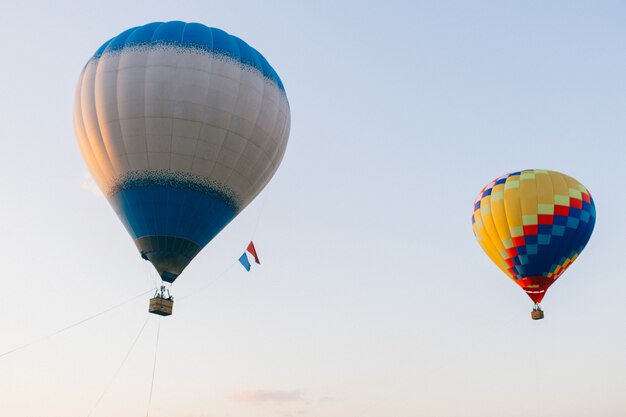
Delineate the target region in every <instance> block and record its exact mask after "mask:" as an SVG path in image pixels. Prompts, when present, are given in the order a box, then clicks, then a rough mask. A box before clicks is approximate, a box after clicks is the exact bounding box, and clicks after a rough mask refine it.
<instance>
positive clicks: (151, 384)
mask: <svg viewBox="0 0 626 417" xmlns="http://www.w3.org/2000/svg"><path fill="white" fill-rule="evenodd" d="M159 333H161V320H159V324H158V326H157V336H156V344H155V346H154V363H153V364H152V382H151V383H150V396H149V397H148V409H147V410H146V417H148V416H149V414H150V405H151V404H152V390H153V388H154V374H155V371H156V364H157V352H158V350H159Z"/></svg>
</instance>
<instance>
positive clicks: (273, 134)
mask: <svg viewBox="0 0 626 417" xmlns="http://www.w3.org/2000/svg"><path fill="white" fill-rule="evenodd" d="M289 126H290V112H289V103H288V101H287V96H286V95H285V89H284V87H283V84H282V82H281V80H280V78H279V77H278V75H277V74H276V72H275V71H274V69H273V68H272V67H271V66H270V65H269V63H268V62H267V61H266V59H265V58H264V57H263V56H262V55H261V54H260V53H259V52H257V51H256V50H255V49H254V48H252V47H250V46H249V45H248V44H247V43H245V42H244V41H242V40H241V39H239V38H237V37H235V36H231V35H229V34H227V33H226V32H224V31H222V30H219V29H215V28H209V27H207V26H204V25H202V24H199V23H184V22H178V21H175V22H167V23H162V22H155V23H150V24H147V25H145V26H140V27H135V28H132V29H128V30H126V31H124V32H122V33H121V34H119V35H118V36H116V37H114V38H113V39H111V40H109V41H107V42H105V43H104V45H102V46H101V47H100V49H98V50H97V51H96V53H95V54H94V55H93V56H92V57H91V59H90V60H89V61H88V62H87V65H85V67H84V69H83V71H82V73H81V74H80V78H79V80H78V86H77V88H76V95H75V100H74V128H75V131H76V136H77V138H78V145H79V147H80V151H81V153H82V155H83V158H84V160H85V162H86V164H87V166H88V168H89V170H90V172H91V174H92V175H93V177H94V179H95V180H96V182H97V183H98V185H99V187H100V189H101V190H102V191H103V192H104V194H105V195H106V197H107V199H108V200H109V203H110V204H111V206H113V208H114V209H115V211H116V213H117V215H118V216H119V218H120V219H121V221H122V223H124V226H125V227H126V229H127V230H128V233H130V235H131V236H132V238H133V240H134V241H135V244H136V245H137V248H138V249H139V251H140V253H141V256H142V257H144V258H145V259H147V260H149V261H150V262H151V263H152V264H153V265H154V267H155V268H156V270H157V271H158V272H159V275H160V276H161V278H162V279H163V281H166V282H170V283H171V282H173V281H174V280H175V279H176V278H177V277H178V276H179V275H180V274H181V272H182V271H183V269H185V267H186V266H187V265H188V264H189V262H190V261H191V260H192V259H193V258H194V257H195V256H196V255H197V254H198V252H200V250H201V249H202V248H203V247H204V246H205V245H206V244H207V243H209V242H210V241H211V240H212V239H213V238H214V237H215V236H216V235H217V234H218V233H219V232H220V231H221V230H222V229H223V228H224V227H225V226H226V225H227V224H228V223H229V222H230V221H231V220H233V218H234V217H235V216H237V214H238V213H239V212H241V210H243V209H244V208H245V207H246V206H247V205H248V204H249V203H250V202H251V201H252V200H253V199H254V197H255V196H256V195H257V194H259V192H260V191H261V190H262V189H263V188H264V187H265V185H266V184H267V183H268V182H269V180H270V179H271V178H272V176H273V175H274V173H275V172H276V169H277V168H278V165H279V164H280V162H281V160H282V158H283V155H284V153H285V148H286V146H287V140H288V137H289Z"/></svg>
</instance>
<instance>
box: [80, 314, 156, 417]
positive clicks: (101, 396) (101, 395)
mask: <svg viewBox="0 0 626 417" xmlns="http://www.w3.org/2000/svg"><path fill="white" fill-rule="evenodd" d="M149 319H150V317H146V321H144V322H143V326H141V329H139V333H137V336H135V339H134V340H133V343H132V344H131V345H130V349H128V352H126V356H124V359H123V360H122V363H121V364H120V366H119V367H118V368H117V371H115V374H114V375H113V378H111V381H110V382H109V383H108V384H107V386H106V387H105V388H104V391H102V394H100V397H98V400H97V401H96V403H95V404H94V406H93V407H92V409H91V411H89V414H87V417H90V416H91V415H92V414H93V412H94V411H95V410H96V408H97V407H98V404H100V401H102V398H104V396H105V395H106V393H107V392H108V391H109V389H110V388H111V385H113V382H115V380H116V379H117V376H118V375H119V373H120V371H121V370H122V368H123V367H124V364H125V363H126V361H127V360H128V357H129V356H130V354H131V353H132V351H133V349H135V345H136V344H137V341H138V340H139V338H140V337H141V334H142V333H143V330H144V329H145V328H146V324H148V320H149Z"/></svg>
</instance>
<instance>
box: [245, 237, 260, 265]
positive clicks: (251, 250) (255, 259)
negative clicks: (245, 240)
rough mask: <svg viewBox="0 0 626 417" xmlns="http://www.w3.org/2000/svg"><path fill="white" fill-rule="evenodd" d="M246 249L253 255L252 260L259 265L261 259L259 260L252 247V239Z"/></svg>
mask: <svg viewBox="0 0 626 417" xmlns="http://www.w3.org/2000/svg"><path fill="white" fill-rule="evenodd" d="M246 250H247V251H248V253H250V255H252V256H254V262H256V263H257V264H259V265H261V261H259V255H257V253H256V248H255V247H254V243H252V241H250V244H249V245H248V249H246Z"/></svg>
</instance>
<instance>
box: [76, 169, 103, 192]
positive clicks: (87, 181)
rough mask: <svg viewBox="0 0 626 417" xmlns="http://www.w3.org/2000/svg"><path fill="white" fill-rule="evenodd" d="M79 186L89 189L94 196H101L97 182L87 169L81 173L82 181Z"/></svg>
mask: <svg viewBox="0 0 626 417" xmlns="http://www.w3.org/2000/svg"><path fill="white" fill-rule="evenodd" d="M80 188H82V189H83V190H87V191H89V192H90V193H91V195H93V196H94V197H103V195H102V191H100V188H98V184H96V182H95V181H94V180H93V178H92V176H91V174H90V173H89V172H87V171H85V173H84V174H83V182H82V184H81V186H80Z"/></svg>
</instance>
